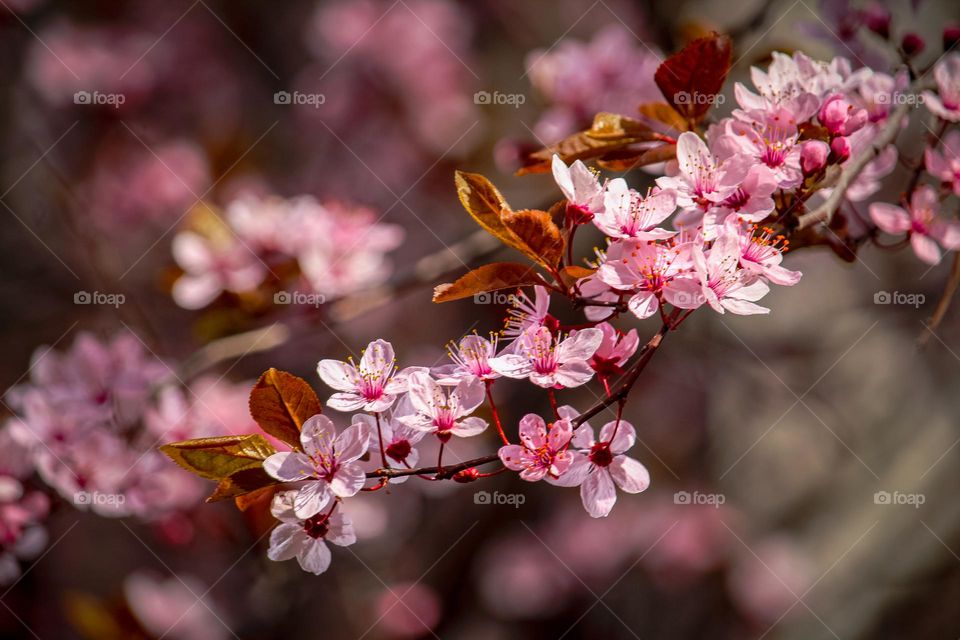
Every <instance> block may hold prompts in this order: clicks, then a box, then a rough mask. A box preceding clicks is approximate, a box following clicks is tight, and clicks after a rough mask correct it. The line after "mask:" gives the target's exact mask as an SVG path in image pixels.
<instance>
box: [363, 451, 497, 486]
mask: <svg viewBox="0 0 960 640" xmlns="http://www.w3.org/2000/svg"><path fill="white" fill-rule="evenodd" d="M499 459H500V457H499V456H498V455H497V454H495V453H491V454H490V455H486V456H483V457H482V458H474V459H473V460H467V461H466V462H459V463H457V464H451V465H443V469H442V470H441V469H440V468H439V467H420V468H418V469H377V470H376V471H370V472H368V473H367V477H368V478H400V477H403V476H419V475H427V474H436V475H434V480H447V479H449V478H452V477H453V476H454V475H456V474H457V473H459V472H461V471H463V470H464V469H470V468H471V467H477V466H480V465H482V464H487V463H490V462H493V461H495V460H499Z"/></svg>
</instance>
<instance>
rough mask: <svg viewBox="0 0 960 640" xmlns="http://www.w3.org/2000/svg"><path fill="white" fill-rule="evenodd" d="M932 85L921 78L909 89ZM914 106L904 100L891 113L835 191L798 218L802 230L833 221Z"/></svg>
mask: <svg viewBox="0 0 960 640" xmlns="http://www.w3.org/2000/svg"><path fill="white" fill-rule="evenodd" d="M929 86H930V83H929V81H927V80H923V79H922V78H920V79H918V80H916V81H915V82H914V83H913V84H911V85H910V88H909V90H908V93H909V94H912V95H916V94H917V93H919V92H920V91H922V90H923V89H926V88H928V87H929ZM904 95H905V94H904ZM913 107H914V105H913V104H911V101H910V100H904V101H903V102H902V103H901V104H899V105H897V108H896V109H894V110H893V111H892V112H891V113H890V115H889V116H888V117H887V123H886V124H885V125H884V127H883V129H881V130H880V133H878V134H877V136H876V137H875V138H874V139H873V143H872V144H871V145H870V147H868V148H867V150H866V151H865V152H863V153H862V154H861V155H859V156H857V157H856V158H855V159H854V160H853V161H852V162H850V163H849V164H848V165H847V166H846V167H845V168H844V171H843V173H842V174H841V175H840V178H839V179H838V180H837V184H836V186H834V187H833V191H832V192H831V193H830V197H828V198H827V200H826V201H825V202H824V203H823V204H822V205H820V206H819V207H818V208H816V209H814V210H813V211H811V212H809V213H805V214H803V215H802V216H800V217H799V218H798V220H797V226H796V228H797V229H798V230H799V229H805V228H807V227H811V226H813V225H815V224H817V223H819V222H823V223H829V222H830V220H832V219H833V214H834V213H836V211H837V209H838V208H839V207H840V205H841V203H843V199H844V197H845V196H846V194H847V189H849V188H850V185H851V184H853V181H854V180H856V179H857V177H858V176H859V175H860V174H861V173H862V172H863V170H864V169H865V168H866V166H867V165H868V164H870V161H872V160H873V159H874V158H876V157H877V155H878V154H879V153H880V152H881V151H883V150H884V149H885V148H886V147H887V145H889V144H891V143H892V142H893V141H894V140H895V139H896V137H897V134H898V133H900V129H901V128H902V124H903V120H904V118H906V117H907V114H908V113H909V112H910V109H912V108H913Z"/></svg>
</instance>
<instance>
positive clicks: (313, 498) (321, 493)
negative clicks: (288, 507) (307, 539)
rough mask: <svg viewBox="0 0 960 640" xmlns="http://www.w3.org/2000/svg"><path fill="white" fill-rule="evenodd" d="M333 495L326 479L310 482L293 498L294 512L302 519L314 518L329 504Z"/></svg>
mask: <svg viewBox="0 0 960 640" xmlns="http://www.w3.org/2000/svg"><path fill="white" fill-rule="evenodd" d="M331 498H332V496H331V495H330V488H329V487H328V485H327V482H326V481H325V480H315V481H313V482H308V483H307V484H305V485H303V486H302V487H301V488H300V491H298V492H297V495H296V496H295V497H294V499H293V512H294V513H295V514H296V516H297V517H298V518H300V519H301V520H305V519H306V518H312V517H313V516H315V515H317V514H318V513H320V511H321V510H322V509H323V508H324V507H326V506H327V504H328V503H329V502H330V500H331Z"/></svg>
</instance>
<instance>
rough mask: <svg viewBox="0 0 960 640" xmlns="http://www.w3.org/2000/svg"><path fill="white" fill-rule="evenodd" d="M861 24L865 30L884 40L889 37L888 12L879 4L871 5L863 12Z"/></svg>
mask: <svg viewBox="0 0 960 640" xmlns="http://www.w3.org/2000/svg"><path fill="white" fill-rule="evenodd" d="M863 23H864V24H865V25H866V27H867V29H870V31H873V32H874V33H875V34H877V35H878V36H880V37H881V38H883V39H884V40H886V39H888V38H889V37H890V11H889V10H888V9H887V8H886V7H882V6H880V5H879V4H871V5H870V6H868V7H867V8H866V9H864V10H863Z"/></svg>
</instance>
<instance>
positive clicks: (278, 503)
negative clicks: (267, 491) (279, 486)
mask: <svg viewBox="0 0 960 640" xmlns="http://www.w3.org/2000/svg"><path fill="white" fill-rule="evenodd" d="M293 493H294V492H292V491H286V492H283V493H278V494H277V495H276V496H275V497H274V500H273V504H272V506H271V512H272V513H273V516H274V517H275V518H277V519H278V520H280V524H278V525H277V527H276V528H275V529H274V530H273V531H272V532H271V534H270V548H269V549H268V550H267V557H268V558H270V559H271V560H274V561H278V562H279V561H283V560H291V559H293V558H296V559H297V562H298V563H300V568H301V569H303V570H304V571H306V572H308V573H312V574H314V575H320V574H321V573H323V572H324V571H326V570H327V569H328V568H329V567H330V560H331V554H330V549H329V548H328V547H327V544H326V543H327V542H330V543H331V544H335V545H338V546H341V547H346V546H349V545H351V544H353V543H354V542H356V541H357V536H356V534H355V533H354V531H353V522H352V521H351V520H350V518H349V517H347V516H346V514H344V513H343V510H342V509H341V510H335V511H332V512H327V513H317V514H315V515H313V516H311V517H309V518H301V517H299V516H298V515H297V509H296V506H295V504H296V500H297V498H298V497H299V496H297V495H293ZM334 509H336V505H334Z"/></svg>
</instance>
